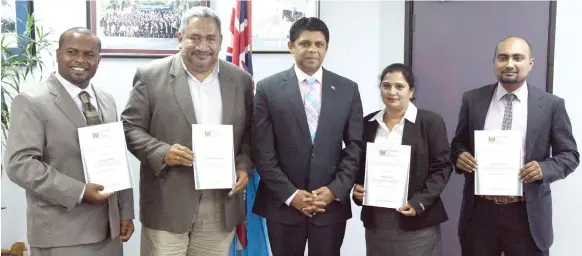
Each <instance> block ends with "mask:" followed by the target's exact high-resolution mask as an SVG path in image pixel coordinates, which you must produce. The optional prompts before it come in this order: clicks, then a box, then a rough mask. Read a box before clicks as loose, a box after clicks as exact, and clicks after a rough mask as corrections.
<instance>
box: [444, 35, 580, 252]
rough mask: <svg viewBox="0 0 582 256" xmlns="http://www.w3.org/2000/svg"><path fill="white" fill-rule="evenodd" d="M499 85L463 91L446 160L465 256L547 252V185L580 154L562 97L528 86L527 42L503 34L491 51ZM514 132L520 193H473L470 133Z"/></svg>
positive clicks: (549, 233) (530, 62)
mask: <svg viewBox="0 0 582 256" xmlns="http://www.w3.org/2000/svg"><path fill="white" fill-rule="evenodd" d="M493 63H494V67H495V74H496V76H497V78H498V82H497V83H495V84H491V85H487V86H484V87H481V88H478V89H475V90H472V91H469V92H466V93H465V94H464V95H463V103H462V106H461V110H460V113H459V123H458V125H457V130H456V134H455V137H454V138H453V141H452V146H451V147H452V154H451V155H452V159H451V160H452V162H453V163H454V164H455V165H456V170H457V173H459V174H463V175H464V176H465V187H464V194H463V204H462V208H461V217H460V220H459V237H460V242H461V247H462V252H463V255H464V256H481V255H483V256H492V255H501V253H502V252H503V253H504V254H505V255H507V256H537V255H549V248H550V246H551V245H552V242H553V230H552V194H551V189H550V184H551V183H552V182H554V181H557V180H560V179H563V178H565V177H566V176H568V175H569V174H570V173H572V172H573V171H574V170H575V169H576V167H577V166H578V164H579V160H580V159H579V157H580V156H579V153H578V151H577V146H576V141H575V140H574V137H573V135H572V125H571V123H570V119H569V117H568V113H567V112H566V108H565V106H564V100H563V99H561V98H559V97H557V96H555V95H552V94H549V93H546V92H544V91H542V90H540V89H537V88H536V87H533V86H530V85H528V83H527V81H526V77H527V75H528V73H529V72H530V70H531V68H532V67H533V64H534V61H533V58H532V57H531V47H530V45H529V43H528V42H527V41H525V40H524V39H522V38H518V37H509V38H506V39H504V40H503V41H501V42H500V43H499V44H498V45H497V47H496V49H495V57H494V60H493ZM476 130H518V131H520V132H521V133H522V134H523V135H524V137H523V152H524V155H523V168H522V169H521V170H520V178H521V180H522V181H523V183H524V185H523V190H524V194H523V196H521V197H509V196H477V195H475V194H474V191H475V181H474V180H475V176H474V172H475V171H476V172H478V171H479V169H478V167H477V166H478V165H479V163H478V162H476V160H475V158H474V157H473V155H474V131H476Z"/></svg>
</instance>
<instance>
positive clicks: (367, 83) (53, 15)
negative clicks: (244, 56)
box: [1, 0, 404, 256]
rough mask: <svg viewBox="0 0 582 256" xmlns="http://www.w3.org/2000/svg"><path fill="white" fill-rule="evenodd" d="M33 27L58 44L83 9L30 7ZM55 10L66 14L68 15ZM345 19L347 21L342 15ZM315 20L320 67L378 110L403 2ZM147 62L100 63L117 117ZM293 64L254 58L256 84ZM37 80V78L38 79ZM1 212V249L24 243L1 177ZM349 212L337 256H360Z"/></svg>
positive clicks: (224, 14)
mask: <svg viewBox="0 0 582 256" xmlns="http://www.w3.org/2000/svg"><path fill="white" fill-rule="evenodd" d="M233 3H234V1H225V0H220V1H212V2H211V8H213V9H215V10H216V11H217V12H218V14H219V16H220V17H221V19H222V24H223V25H222V31H223V34H224V36H225V38H224V41H223V45H222V50H221V53H220V57H221V58H224V56H225V52H226V46H227V45H228V42H229V40H230V37H229V36H228V35H227V32H228V31H229V30H228V23H229V21H230V13H231V8H232V4H233ZM34 5H35V11H36V15H37V18H38V20H39V21H38V24H40V25H41V26H43V28H44V29H45V30H51V31H52V33H53V34H52V36H51V40H54V42H55V49H56V46H57V44H56V42H57V41H58V36H59V35H60V33H62V32H63V31H64V30H66V29H68V28H70V27H73V26H86V11H85V10H86V9H85V8H86V4H85V2H84V1H79V0H61V1H35V3H34ZM55 10H67V15H62V14H58V13H57V12H56V11H55ZM346 13H350V15H346ZM320 17H321V18H322V19H323V20H324V21H325V22H326V23H327V25H328V27H329V29H330V31H331V39H330V40H331V42H330V45H329V51H328V55H327V57H326V60H325V62H324V66H325V67H326V68H327V69H329V70H331V71H334V72H336V73H339V74H341V75H344V76H346V77H348V78H350V79H352V80H354V81H356V82H357V83H358V84H359V87H360V93H361V97H362V102H363V107H364V113H369V112H372V111H375V110H377V109H379V108H380V106H381V101H380V98H379V96H378V86H377V84H378V78H377V76H378V75H379V73H380V71H381V69H382V68H383V67H384V66H386V65H388V64H390V63H392V62H403V58H404V57H403V56H404V2H403V1H365V2H360V1H322V2H321V3H320ZM51 54H52V55H49V54H44V55H43V56H42V58H43V60H44V61H45V62H46V63H47V64H48V65H49V66H48V67H47V68H46V69H45V70H44V72H43V73H42V75H43V78H46V77H47V76H48V75H49V74H50V73H51V72H53V71H54V70H55V68H56V65H55V54H54V52H51ZM151 60H152V59H148V58H103V59H102V60H101V63H100V65H99V69H98V71H97V74H96V75H95V77H94V79H93V82H94V83H95V84H96V85H97V86H99V87H100V88H102V89H104V90H105V91H107V92H110V93H111V94H112V95H113V97H114V98H115V101H116V103H117V110H118V113H121V111H122V110H123V108H124V106H125V104H126V102H127V99H128V97H129V93H130V90H131V87H132V80H133V75H134V72H135V69H136V67H137V66H139V65H141V64H144V63H146V62H148V61H151ZM292 64H293V57H292V55H290V54H254V55H253V65H254V73H255V81H257V80H260V79H262V78H264V77H266V76H268V75H271V74H273V73H275V72H279V71H281V70H284V69H288V68H290V67H291V66H292ZM40 75H41V74H38V75H37V78H40ZM35 85H36V83H35V82H34V81H32V80H31V81H28V82H27V83H25V84H24V85H23V90H34V89H35V88H34V87H35ZM130 162H131V166H132V168H133V170H134V178H135V181H136V182H139V164H138V161H137V160H136V159H135V158H134V157H133V156H131V159H130ZM1 183H2V184H1V192H2V195H1V199H2V201H1V202H2V206H6V207H7V209H5V210H3V211H2V213H1V214H2V220H1V234H2V236H1V246H2V248H10V245H11V244H12V243H13V242H15V241H26V199H25V195H24V190H23V189H22V188H20V187H18V186H17V185H15V184H14V183H13V182H11V181H10V180H9V179H8V177H6V175H5V174H4V173H2V180H1ZM134 199H135V211H136V217H138V216H137V214H138V212H139V193H138V190H137V189H135V190H134ZM352 206H353V215H354V218H352V219H351V220H350V221H349V222H348V225H347V232H346V237H345V240H344V241H345V242H344V246H343V247H342V255H364V251H365V247H364V243H363V242H364V229H363V227H362V225H361V222H360V220H359V214H360V208H359V207H357V206H355V205H352ZM134 224H135V226H136V231H135V233H134V236H133V237H132V239H131V240H130V241H129V242H127V243H125V245H124V252H125V255H130V256H134V255H139V243H140V239H139V238H140V237H139V234H140V233H139V232H140V230H141V225H140V222H139V220H138V219H136V220H135V221H134Z"/></svg>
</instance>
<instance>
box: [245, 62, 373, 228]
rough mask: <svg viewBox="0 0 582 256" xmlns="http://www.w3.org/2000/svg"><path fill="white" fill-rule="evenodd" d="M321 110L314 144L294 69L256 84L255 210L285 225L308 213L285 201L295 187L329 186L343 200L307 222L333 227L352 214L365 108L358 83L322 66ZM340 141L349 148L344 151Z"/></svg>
mask: <svg viewBox="0 0 582 256" xmlns="http://www.w3.org/2000/svg"><path fill="white" fill-rule="evenodd" d="M322 76H323V85H322V92H321V102H322V103H321V111H320V115H319V116H320V118H319V125H318V126H317V132H316V137H315V142H314V143H312V142H311V135H310V134H309V127H308V125H307V117H306V115H305V108H304V105H303V100H302V98H301V93H300V91H299V86H298V81H297V76H296V75H295V70H294V69H293V68H290V69H288V70H285V71H283V72H280V73H278V74H275V75H272V76H270V77H267V78H265V79H263V80H261V81H259V83H258V84H257V90H256V95H255V97H254V108H253V111H254V112H253V118H252V119H253V121H252V132H251V134H252V140H251V144H252V148H253V158H254V163H255V165H256V168H257V171H258V173H259V175H260V176H261V180H260V183H259V188H258V190H257V195H256V199H255V203H254V206H253V212H254V213H255V214H257V215H259V216H262V217H264V218H267V219H268V220H270V221H274V222H278V223H283V224H299V223H301V222H306V221H307V217H305V215H303V214H302V213H301V212H299V211H298V210H296V209H295V208H293V207H291V206H287V205H286V204H285V201H286V200H287V199H288V198H289V197H290V196H291V195H292V194H293V193H295V191H296V189H304V190H306V191H313V190H315V189H318V188H320V187H322V186H327V187H328V188H329V189H330V190H331V191H332V192H333V193H334V194H335V196H336V197H337V198H338V199H339V201H332V203H330V204H329V205H328V206H327V207H326V208H325V210H326V211H325V212H323V213H318V214H317V215H315V216H314V217H313V218H311V219H309V221H311V222H313V223H314V224H316V225H330V224H333V223H337V222H343V221H346V220H347V219H349V218H351V217H352V210H351V202H350V192H351V190H352V187H353V186H354V182H355V180H356V174H357V172H358V167H359V164H360V156H361V153H362V148H363V142H362V137H363V130H364V129H363V111H362V101H361V99H360V94H359V92H358V85H357V84H356V83H355V82H353V81H351V80H349V79H347V78H345V77H342V76H339V75H337V74H335V73H332V72H330V71H328V70H326V69H323V75H322ZM342 142H344V143H345V148H343V149H342Z"/></svg>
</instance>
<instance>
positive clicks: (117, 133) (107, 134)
mask: <svg viewBox="0 0 582 256" xmlns="http://www.w3.org/2000/svg"><path fill="white" fill-rule="evenodd" d="M78 136H79V145H80V150H81V159H82V162H83V172H84V175H85V182H86V183H94V184H99V185H102V186H103V187H104V190H103V191H101V193H110V192H116V191H120V190H125V189H129V188H133V187H134V186H135V185H134V184H135V181H134V178H133V172H132V170H131V166H130V164H129V157H128V152H127V143H126V141H125V133H124V132H123V125H122V123H121V122H115V123H106V124H99V125H91V126H86V127H81V128H78Z"/></svg>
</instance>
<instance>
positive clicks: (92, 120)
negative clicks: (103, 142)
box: [79, 91, 101, 125]
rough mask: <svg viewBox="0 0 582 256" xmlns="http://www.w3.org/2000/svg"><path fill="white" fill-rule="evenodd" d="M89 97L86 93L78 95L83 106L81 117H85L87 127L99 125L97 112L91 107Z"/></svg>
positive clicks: (99, 120)
mask: <svg viewBox="0 0 582 256" xmlns="http://www.w3.org/2000/svg"><path fill="white" fill-rule="evenodd" d="M90 97H91V96H90V95H89V93H87V92H86V91H82V92H81V93H79V99H81V103H82V106H83V115H85V120H87V125H96V124H101V119H100V118H99V112H97V109H96V108H95V107H94V106H93V105H91V101H90V100H89V98H90Z"/></svg>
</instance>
